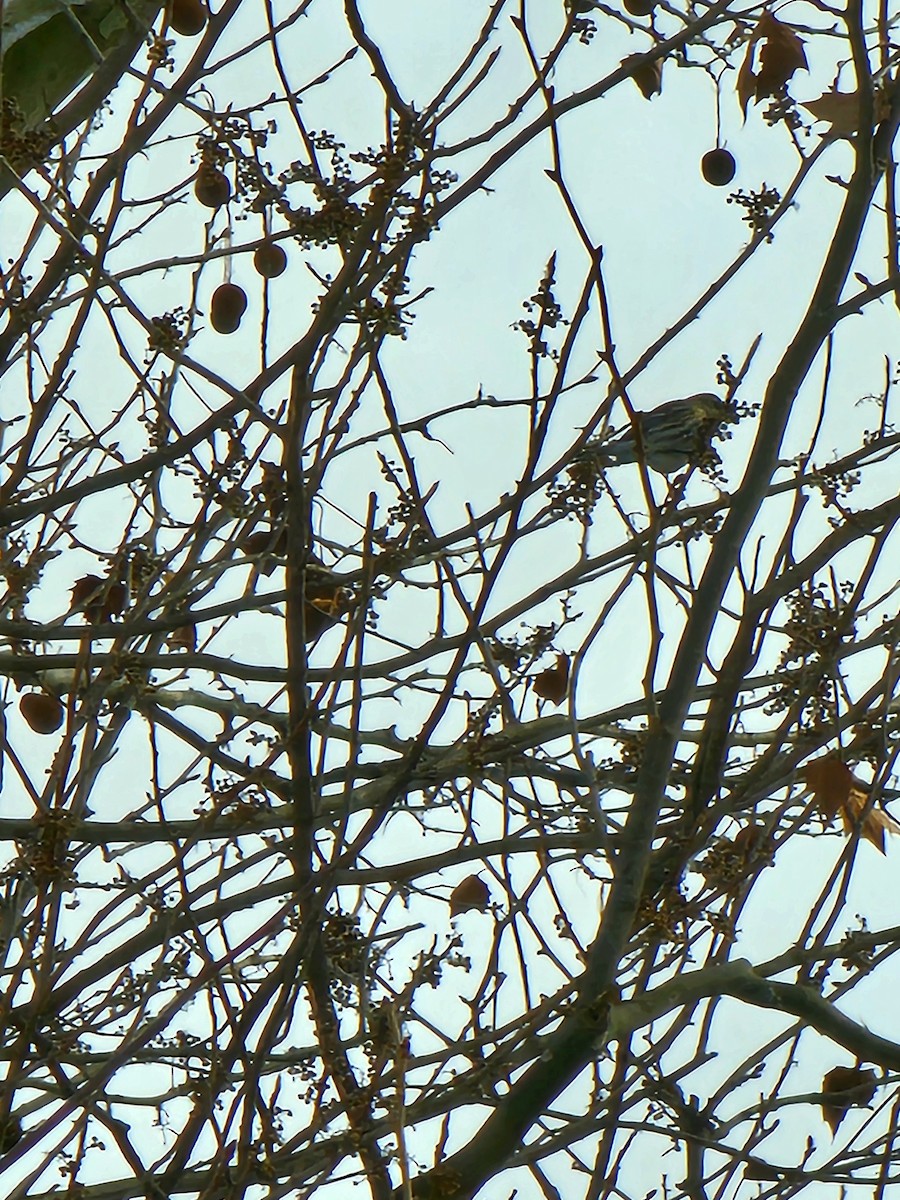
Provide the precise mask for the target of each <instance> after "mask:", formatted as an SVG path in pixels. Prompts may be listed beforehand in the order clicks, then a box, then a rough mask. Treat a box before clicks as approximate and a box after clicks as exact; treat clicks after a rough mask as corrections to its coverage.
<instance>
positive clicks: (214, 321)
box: [209, 283, 247, 333]
mask: <svg viewBox="0 0 900 1200" xmlns="http://www.w3.org/2000/svg"><path fill="white" fill-rule="evenodd" d="M246 311H247V293H246V292H245V291H244V289H243V288H242V287H238V285H237V284H236V283H220V284H219V286H218V287H217V288H216V290H215V291H214V292H213V294H212V301H211V302H210V306H209V320H210V324H211V325H212V327H213V329H214V330H215V331H216V333H234V332H235V331H236V330H237V328H238V326H239V325H240V323H241V318H242V317H243V315H244V313H245V312H246Z"/></svg>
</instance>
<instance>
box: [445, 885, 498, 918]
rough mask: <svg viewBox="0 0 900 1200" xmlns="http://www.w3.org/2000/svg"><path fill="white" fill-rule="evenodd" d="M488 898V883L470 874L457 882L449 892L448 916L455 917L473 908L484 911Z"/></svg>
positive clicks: (489, 898) (489, 894) (488, 902)
mask: <svg viewBox="0 0 900 1200" xmlns="http://www.w3.org/2000/svg"><path fill="white" fill-rule="evenodd" d="M490 900H491V893H490V892H489V891H488V885H487V884H486V883H485V882H484V880H483V879H480V878H479V877H478V876H477V875H470V876H469V877H468V878H467V879H464V880H463V881H462V883H458V884H457V885H456V887H455V888H454V889H453V891H452V892H451V894H450V916H451V917H455V916H457V915H458V914H459V913H464V912H468V911H469V910H470V909H473V908H477V909H478V911H479V912H484V910H485V909H486V908H487V906H488V904H490Z"/></svg>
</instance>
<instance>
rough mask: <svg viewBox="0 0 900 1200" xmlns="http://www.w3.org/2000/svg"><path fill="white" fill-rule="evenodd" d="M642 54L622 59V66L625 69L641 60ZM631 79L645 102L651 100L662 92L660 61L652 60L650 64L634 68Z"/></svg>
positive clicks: (645, 63) (643, 63) (644, 63)
mask: <svg viewBox="0 0 900 1200" xmlns="http://www.w3.org/2000/svg"><path fill="white" fill-rule="evenodd" d="M643 57H644V56H643V54H629V55H628V57H627V58H623V59H622V66H623V67H627V66H630V65H631V64H632V63H635V62H637V61H638V60H639V59H642V58H643ZM631 78H632V79H633V80H634V82H635V83H636V84H637V86H638V88H639V89H640V92H641V95H642V96H643V97H644V99H645V100H652V99H653V97H654V96H656V95H658V94H659V93H660V92H661V91H662V59H661V58H654V59H653V60H652V61H651V62H642V63H640V65H639V66H636V67H634V69H633V70H632V72H631Z"/></svg>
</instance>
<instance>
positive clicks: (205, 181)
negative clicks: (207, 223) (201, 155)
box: [194, 163, 231, 208]
mask: <svg viewBox="0 0 900 1200" xmlns="http://www.w3.org/2000/svg"><path fill="white" fill-rule="evenodd" d="M194 195H195V196H196V197H197V199H198V200H199V201H200V203H201V204H203V205H204V206H205V207H206V208H221V207H222V205H223V204H227V203H228V201H229V200H230V199H231V184H230V183H229V182H228V176H227V175H226V174H225V172H224V171H220V170H219V168H218V167H212V166H210V165H209V163H201V164H200V169H199V171H198V172H197V178H196V179H195V180H194Z"/></svg>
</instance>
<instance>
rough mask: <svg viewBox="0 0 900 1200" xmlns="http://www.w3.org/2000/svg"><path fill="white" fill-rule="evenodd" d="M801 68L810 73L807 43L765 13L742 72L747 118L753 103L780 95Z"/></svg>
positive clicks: (739, 90)
mask: <svg viewBox="0 0 900 1200" xmlns="http://www.w3.org/2000/svg"><path fill="white" fill-rule="evenodd" d="M757 52H758V55H757ZM801 67H802V68H803V69H804V70H807V69H808V67H807V62H806V52H805V51H804V49H803V39H802V38H800V37H798V36H797V34H796V33H795V32H794V30H793V29H791V27H790V26H789V25H785V24H784V23H783V22H782V21H779V20H778V19H777V17H773V16H772V14H771V13H770V12H764V13H763V15H762V16H761V17H760V18H759V21H758V23H757V26H756V28H755V29H754V30H753V33H752V34H751V35H750V40H749V41H748V43H747V53H746V54H745V55H744V61H743V63H742V64H741V69H740V71H739V72H738V78H737V84H736V90H737V94H738V100H739V101H740V105H741V112H742V113H743V114H744V117H745V118H746V116H747V105H748V104H749V103H750V101H751V100H757V101H758V100H763V99H765V97H766V96H775V95H777V94H778V92H780V91H781V89H782V88H783V87H784V86H785V85H786V84H787V83H788V81H789V80H790V78H791V76H792V75H793V74H794V72H795V71H797V70H799V69H800V68H801Z"/></svg>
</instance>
